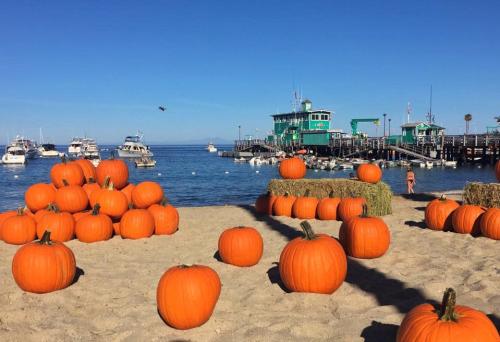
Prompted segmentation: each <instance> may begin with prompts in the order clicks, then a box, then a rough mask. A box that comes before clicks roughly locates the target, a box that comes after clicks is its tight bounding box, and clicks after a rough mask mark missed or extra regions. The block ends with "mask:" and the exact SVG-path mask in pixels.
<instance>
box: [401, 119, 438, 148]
mask: <svg viewBox="0 0 500 342" xmlns="http://www.w3.org/2000/svg"><path fill="white" fill-rule="evenodd" d="M401 131H402V132H401V134H402V142H403V143H407V144H414V143H425V142H429V143H430V142H435V141H436V138H437V137H441V136H442V135H443V134H444V127H441V126H438V125H436V124H433V123H428V122H408V123H405V124H404V125H402V126H401Z"/></svg>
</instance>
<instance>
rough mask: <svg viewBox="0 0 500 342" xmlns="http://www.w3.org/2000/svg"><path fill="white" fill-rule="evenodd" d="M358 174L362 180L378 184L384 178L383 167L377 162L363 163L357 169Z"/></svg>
mask: <svg viewBox="0 0 500 342" xmlns="http://www.w3.org/2000/svg"><path fill="white" fill-rule="evenodd" d="M356 176H357V177H358V179H359V180H360V181H362V182H366V183H372V184H376V183H378V182H380V180H381V179H382V169H381V168H380V167H379V166H378V165H376V164H371V163H369V164H361V165H359V166H358V168H357V169H356Z"/></svg>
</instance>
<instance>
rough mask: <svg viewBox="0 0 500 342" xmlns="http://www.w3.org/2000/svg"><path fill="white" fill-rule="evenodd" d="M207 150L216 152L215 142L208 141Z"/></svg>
mask: <svg viewBox="0 0 500 342" xmlns="http://www.w3.org/2000/svg"><path fill="white" fill-rule="evenodd" d="M207 151H208V152H210V153H214V152H217V148H216V147H215V145H214V144H213V143H211V142H210V143H208V146H207Z"/></svg>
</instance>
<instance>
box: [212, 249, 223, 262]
mask: <svg viewBox="0 0 500 342" xmlns="http://www.w3.org/2000/svg"><path fill="white" fill-rule="evenodd" d="M214 259H215V260H217V261H218V262H224V261H222V258H221V257H220V254H219V251H216V252H215V253H214Z"/></svg>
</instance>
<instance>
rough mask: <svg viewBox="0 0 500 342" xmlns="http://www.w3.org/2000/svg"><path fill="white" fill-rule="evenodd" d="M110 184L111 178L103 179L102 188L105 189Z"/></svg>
mask: <svg viewBox="0 0 500 342" xmlns="http://www.w3.org/2000/svg"><path fill="white" fill-rule="evenodd" d="M110 182H111V177H110V176H106V178H104V183H102V188H103V189H107V188H108V187H109V183H110Z"/></svg>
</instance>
